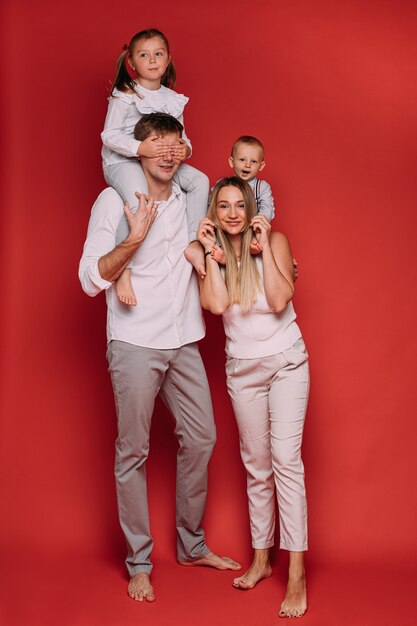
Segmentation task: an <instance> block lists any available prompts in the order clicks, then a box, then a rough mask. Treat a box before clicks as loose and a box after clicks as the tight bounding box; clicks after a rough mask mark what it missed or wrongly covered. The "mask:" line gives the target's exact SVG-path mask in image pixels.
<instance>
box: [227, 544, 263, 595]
mask: <svg viewBox="0 0 417 626" xmlns="http://www.w3.org/2000/svg"><path fill="white" fill-rule="evenodd" d="M271 574H272V568H271V564H270V562H269V549H267V550H255V554H254V556H253V561H252V565H251V566H250V568H249V569H248V571H247V572H246V573H245V574H243V576H239V578H235V579H234V580H233V583H232V584H233V587H236V589H253V588H254V587H255V585H257V584H258V583H259V582H260V581H261V580H263V579H264V578H269V577H270V576H271Z"/></svg>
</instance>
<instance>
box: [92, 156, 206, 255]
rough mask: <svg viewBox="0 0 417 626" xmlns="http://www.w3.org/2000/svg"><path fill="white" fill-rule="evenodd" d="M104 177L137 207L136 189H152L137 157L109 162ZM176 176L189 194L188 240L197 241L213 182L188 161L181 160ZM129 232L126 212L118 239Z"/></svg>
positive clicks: (142, 191)
mask: <svg viewBox="0 0 417 626" xmlns="http://www.w3.org/2000/svg"><path fill="white" fill-rule="evenodd" d="M104 178H105V179H106V182H107V183H108V184H109V185H111V186H112V187H113V188H114V189H116V191H117V192H118V193H119V194H120V195H121V196H122V198H123V199H124V200H127V201H128V202H129V206H130V208H131V209H132V210H133V211H136V210H137V208H138V203H139V200H138V199H137V197H136V196H135V191H138V192H140V193H146V194H147V193H148V183H147V180H146V178H145V174H144V173H143V170H142V167H141V164H140V162H139V161H138V160H137V159H132V160H130V161H121V162H120V163H114V164H113V165H108V166H107V167H105V168H104ZM174 180H175V182H176V183H177V184H178V185H179V186H180V187H181V189H182V190H183V191H184V192H185V193H186V194H187V227H188V241H194V240H195V239H197V229H198V225H199V224H200V221H201V220H202V219H203V217H205V215H206V213H207V204H208V197H209V192H210V182H209V179H208V177H207V176H206V175H205V174H203V172H200V171H199V170H196V169H195V167H191V165H187V164H186V163H181V165H180V167H179V168H178V171H177V173H176V174H175V176H174ZM128 234H129V226H128V223H127V220H126V218H125V216H123V217H122V219H121V220H120V223H119V225H118V227H117V232H116V243H117V244H119V243H120V242H122V241H124V240H125V239H126V237H127V236H128Z"/></svg>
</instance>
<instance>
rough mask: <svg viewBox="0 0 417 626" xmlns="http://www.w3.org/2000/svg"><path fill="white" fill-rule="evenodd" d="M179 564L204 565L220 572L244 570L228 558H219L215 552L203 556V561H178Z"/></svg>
mask: <svg viewBox="0 0 417 626" xmlns="http://www.w3.org/2000/svg"><path fill="white" fill-rule="evenodd" d="M178 563H179V564H180V565H186V566H194V565H204V566H205V567H213V568H214V569H220V570H226V569H232V570H238V569H241V568H242V566H241V565H240V564H239V563H236V561H234V560H233V559H230V558H229V557H228V556H219V555H218V554H215V553H214V552H209V553H208V554H206V556H203V557H202V558H201V559H196V560H195V561H178Z"/></svg>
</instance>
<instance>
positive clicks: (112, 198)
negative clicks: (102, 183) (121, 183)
mask: <svg viewBox="0 0 417 626" xmlns="http://www.w3.org/2000/svg"><path fill="white" fill-rule="evenodd" d="M94 206H108V207H115V208H119V207H120V206H122V208H123V199H122V197H121V196H120V194H118V193H117V191H116V190H115V189H113V187H106V189H103V191H102V192H100V193H99V195H98V196H97V199H96V201H95V202H94Z"/></svg>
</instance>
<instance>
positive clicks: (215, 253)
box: [211, 244, 226, 265]
mask: <svg viewBox="0 0 417 626" xmlns="http://www.w3.org/2000/svg"><path fill="white" fill-rule="evenodd" d="M211 257H212V259H214V260H215V261H217V263H220V265H226V255H225V253H224V250H223V249H222V248H220V246H218V245H217V244H214V246H213V249H212V251H211Z"/></svg>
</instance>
